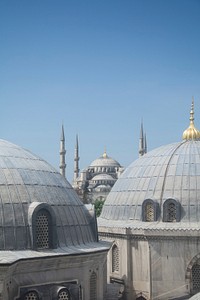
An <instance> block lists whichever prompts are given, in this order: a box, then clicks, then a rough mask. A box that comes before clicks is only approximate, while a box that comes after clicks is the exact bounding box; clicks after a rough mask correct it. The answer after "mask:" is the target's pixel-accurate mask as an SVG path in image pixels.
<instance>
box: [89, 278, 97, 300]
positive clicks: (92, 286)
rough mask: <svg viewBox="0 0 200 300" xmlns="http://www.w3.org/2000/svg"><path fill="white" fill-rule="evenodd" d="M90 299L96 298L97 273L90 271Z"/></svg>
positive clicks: (95, 299)
mask: <svg viewBox="0 0 200 300" xmlns="http://www.w3.org/2000/svg"><path fill="white" fill-rule="evenodd" d="M90 300H97V275H96V273H95V272H92V274H91V276H90Z"/></svg>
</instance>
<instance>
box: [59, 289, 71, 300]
mask: <svg viewBox="0 0 200 300" xmlns="http://www.w3.org/2000/svg"><path fill="white" fill-rule="evenodd" d="M58 300H70V294H69V291H68V290H67V289H64V290H62V291H60V292H59V294H58Z"/></svg>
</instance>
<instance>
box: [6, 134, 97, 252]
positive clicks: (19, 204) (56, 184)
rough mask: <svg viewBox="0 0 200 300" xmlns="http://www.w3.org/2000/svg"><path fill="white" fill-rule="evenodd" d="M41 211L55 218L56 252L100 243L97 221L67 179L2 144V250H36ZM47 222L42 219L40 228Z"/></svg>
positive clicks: (35, 159)
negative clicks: (34, 216) (37, 215)
mask: <svg viewBox="0 0 200 300" xmlns="http://www.w3.org/2000/svg"><path fill="white" fill-rule="evenodd" d="M38 207H40V208H41V209H43V210H44V209H47V211H48V212H47V216H48V214H52V218H53V219H52V220H53V221H52V223H51V226H52V228H50V229H51V230H52V231H53V232H54V233H53V234H52V235H51V236H50V237H49V238H51V239H55V240H54V241H52V243H51V245H50V246H51V247H52V248H56V247H62V246H70V245H79V244H83V243H89V242H94V241H96V233H95V229H94V228H95V224H94V223H95V221H94V219H93V218H92V217H91V216H90V214H89V212H88V211H87V209H86V208H85V206H84V205H83V204H82V202H81V201H80V200H79V198H78V196H77V194H76V192H75V191H74V190H73V188H72V187H71V185H70V184H69V183H68V182H67V181H66V180H65V179H64V177H63V176H61V175H60V174H59V173H58V172H57V171H56V170H55V169H54V168H53V167H51V166H50V165H49V164H48V163H46V162H45V161H44V160H42V159H40V158H39V157H37V156H35V155H33V154H32V153H31V152H29V151H27V150H24V149H22V148H21V147H18V146H16V145H14V144H12V143H9V142H7V141H4V140H0V236H1V238H0V250H9V249H10V250H12V249H15V250H20V249H31V248H35V247H34V237H33V231H34V230H38V229H37V228H36V229H34V226H35V225H34V220H32V213H33V211H34V210H35V209H36V208H38ZM45 221H46V219H45V215H41V216H40V225H41V224H42V222H45ZM44 226H45V225H44ZM37 243H38V245H40V244H41V245H42V246H41V247H44V248H48V247H45V242H44V241H42V242H41V241H39V242H38V241H37Z"/></svg>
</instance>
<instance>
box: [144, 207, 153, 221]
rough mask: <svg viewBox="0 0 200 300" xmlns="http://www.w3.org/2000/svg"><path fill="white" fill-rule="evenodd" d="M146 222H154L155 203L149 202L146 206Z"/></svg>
mask: <svg viewBox="0 0 200 300" xmlns="http://www.w3.org/2000/svg"><path fill="white" fill-rule="evenodd" d="M145 221H147V222H153V221H154V206H153V203H151V202H147V203H146V205H145Z"/></svg>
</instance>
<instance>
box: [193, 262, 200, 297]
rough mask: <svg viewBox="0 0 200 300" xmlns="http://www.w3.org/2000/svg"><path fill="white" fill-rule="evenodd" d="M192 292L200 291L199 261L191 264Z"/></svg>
mask: <svg viewBox="0 0 200 300" xmlns="http://www.w3.org/2000/svg"><path fill="white" fill-rule="evenodd" d="M191 281H192V285H191V288H192V294H196V293H198V292H200V261H197V262H196V263H195V264H194V265H193V266H192V280H191Z"/></svg>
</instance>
